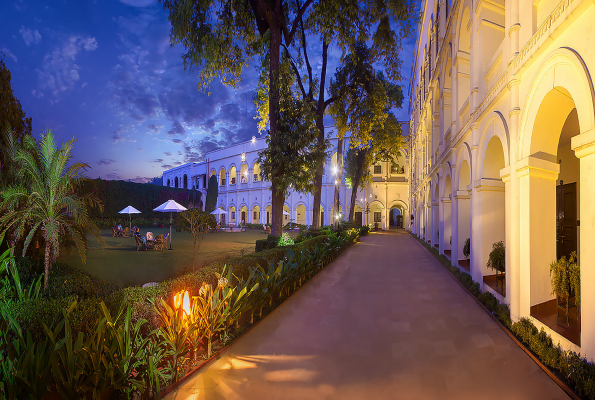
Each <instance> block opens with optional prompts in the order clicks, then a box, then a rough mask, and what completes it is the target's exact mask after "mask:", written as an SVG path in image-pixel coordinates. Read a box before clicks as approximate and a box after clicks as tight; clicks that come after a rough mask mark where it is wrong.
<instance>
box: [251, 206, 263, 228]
mask: <svg viewBox="0 0 595 400" xmlns="http://www.w3.org/2000/svg"><path fill="white" fill-rule="evenodd" d="M260 222H261V221H260V207H259V206H258V204H255V205H254V207H252V223H253V224H258V223H260Z"/></svg>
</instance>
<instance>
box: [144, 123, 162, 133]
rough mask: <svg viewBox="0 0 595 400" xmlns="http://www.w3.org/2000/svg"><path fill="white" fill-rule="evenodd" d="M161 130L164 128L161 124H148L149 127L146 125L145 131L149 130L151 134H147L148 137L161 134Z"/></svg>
mask: <svg viewBox="0 0 595 400" xmlns="http://www.w3.org/2000/svg"><path fill="white" fill-rule="evenodd" d="M163 128H164V126H163V125H161V124H150V125H147V129H149V130H150V131H151V132H147V133H148V134H149V135H152V134H157V133H159V132H161V129H163Z"/></svg>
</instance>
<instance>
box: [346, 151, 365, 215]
mask: <svg viewBox="0 0 595 400" xmlns="http://www.w3.org/2000/svg"><path fill="white" fill-rule="evenodd" d="M366 153H367V150H363V149H362V150H359V151H358V152H357V158H356V160H357V167H356V169H355V176H354V177H353V187H352V188H351V206H350V207H349V222H353V215H354V213H355V201H356V200H357V189H358V188H359V184H360V182H361V180H362V174H363V169H364V161H365V159H366ZM362 206H363V204H362Z"/></svg>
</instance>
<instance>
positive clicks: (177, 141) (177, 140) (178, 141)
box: [171, 139, 183, 144]
mask: <svg viewBox="0 0 595 400" xmlns="http://www.w3.org/2000/svg"><path fill="white" fill-rule="evenodd" d="M171 141H172V142H173V143H176V144H178V143H182V142H183V140H182V139H172V140H171Z"/></svg>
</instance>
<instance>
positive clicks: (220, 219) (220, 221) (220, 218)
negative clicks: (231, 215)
mask: <svg viewBox="0 0 595 400" xmlns="http://www.w3.org/2000/svg"><path fill="white" fill-rule="evenodd" d="M219 209H220V210H223V211H225V207H223V206H221V207H219ZM226 215H227V214H219V215H218V217H219V223H220V224H221V225H225V216H226Z"/></svg>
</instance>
